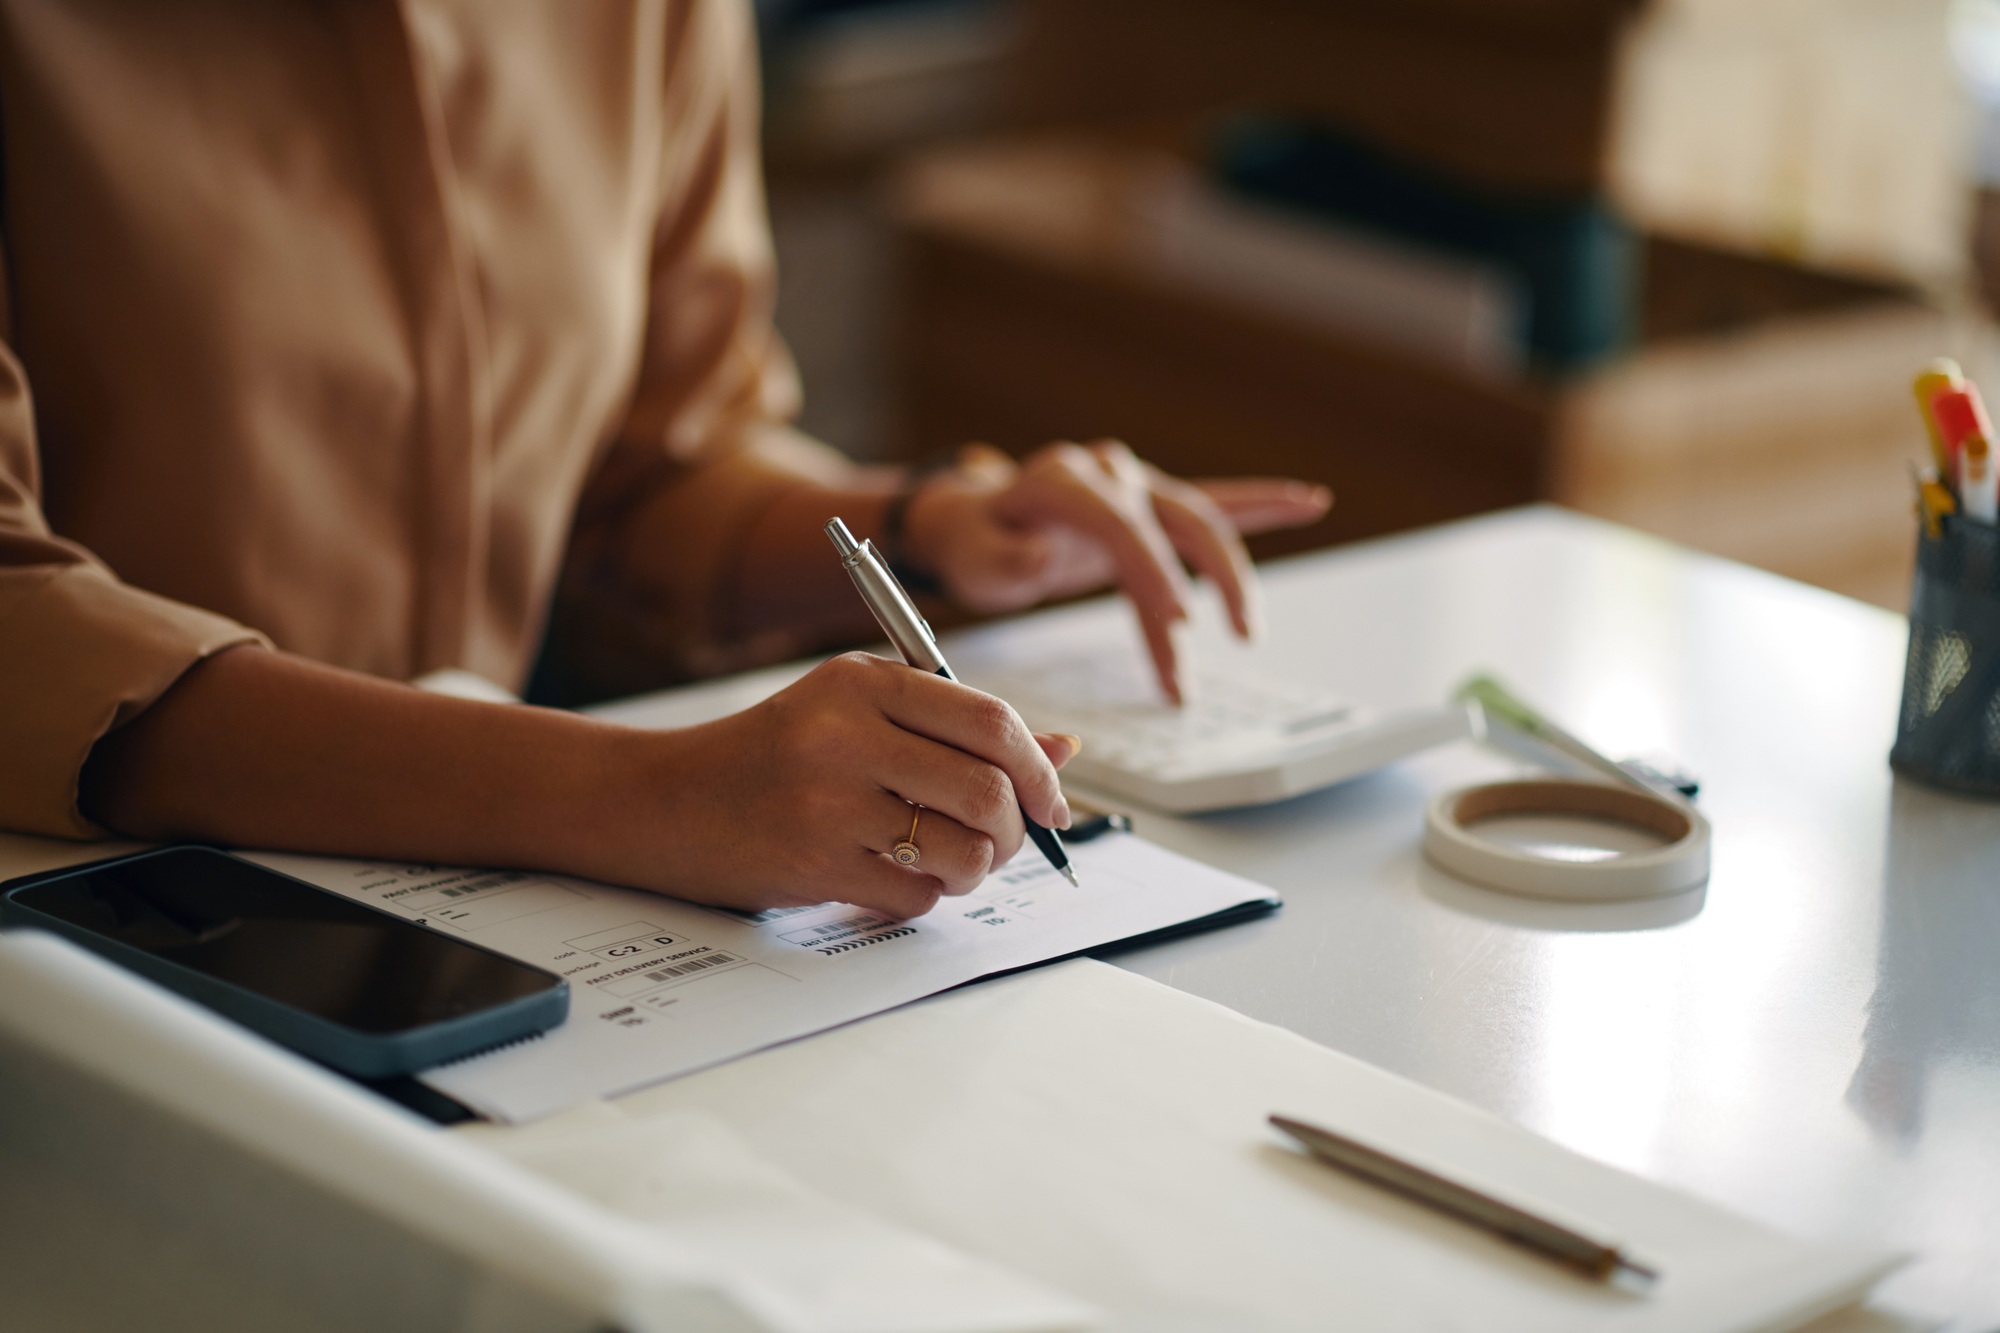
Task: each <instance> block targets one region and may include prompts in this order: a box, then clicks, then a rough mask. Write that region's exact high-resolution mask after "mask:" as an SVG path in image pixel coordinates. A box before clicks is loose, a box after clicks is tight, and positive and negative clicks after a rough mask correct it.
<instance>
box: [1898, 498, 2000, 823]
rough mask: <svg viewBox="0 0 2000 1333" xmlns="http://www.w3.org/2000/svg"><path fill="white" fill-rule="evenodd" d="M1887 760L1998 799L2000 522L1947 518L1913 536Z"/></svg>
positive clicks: (1933, 779)
mask: <svg viewBox="0 0 2000 1333" xmlns="http://www.w3.org/2000/svg"><path fill="white" fill-rule="evenodd" d="M1889 765H1890V767H1892V768H1894V769H1895V770H1896V771H1897V772H1898V773H1903V774H1906V775H1908V776H1910V777H1913V778H1916V779H1918V780H1920V781H1923V782H1928V783H1932V784H1934V785H1936V786H1940V787H1953V788H1956V789H1958V790H1960V791H1967V792H1977V793H1979V794H1981V795H1985V796H1996V797H2000V528H1996V527H1993V526H1991V525H1989V524H1985V523H1971V522H1967V521H1965V520H1963V519H1957V518H1946V519H1945V520H1944V522H1943V526H1942V529H1941V531H1940V534H1939V535H1938V536H1937V537H1932V536H1930V535H1929V534H1928V533H1920V535H1919V536H1918V538H1917V577H1916V582H1915V584H1914V585H1913V586H1912V587H1911V589H1910V655H1909V658H1908V660H1907V662H1906V663H1905V665H1904V667H1903V712H1902V716H1901V718H1900V719H1899V720H1898V721H1897V724H1896V747H1895V749H1893V750H1891V751H1890V752H1889Z"/></svg>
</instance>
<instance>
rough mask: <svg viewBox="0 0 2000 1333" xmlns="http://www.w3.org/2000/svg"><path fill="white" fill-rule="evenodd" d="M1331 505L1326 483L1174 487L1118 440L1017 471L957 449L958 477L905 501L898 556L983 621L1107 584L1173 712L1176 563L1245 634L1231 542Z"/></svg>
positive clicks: (1244, 575) (1179, 575) (1248, 600)
mask: <svg viewBox="0 0 2000 1333" xmlns="http://www.w3.org/2000/svg"><path fill="white" fill-rule="evenodd" d="M1332 503H1333V496H1332V493H1331V492H1329V491H1328V490H1327V489H1326V488H1325V487H1324V486H1315V485H1313V484H1311V483H1309V482H1303V481H1288V480H1281V479H1266V478H1253V477H1241V478H1228V479H1216V480H1202V481H1181V480H1178V479H1176V478H1174V477H1169V476H1167V475H1166V474H1165V473H1163V472H1161V471H1160V470H1159V469H1158V468H1155V467H1153V466H1151V465H1150V464H1148V463H1146V462H1144V461H1143V460H1142V459H1140V458H1139V457H1138V456H1137V455H1135V454H1134V453H1133V452H1132V451H1131V450H1130V449H1128V448H1127V447H1126V446H1125V445H1123V444H1121V443H1119V442H1118V441H1116V440H1100V441H1098V442H1097V443H1094V444H1090V445H1077V444H1052V445H1049V446H1047V447H1046V448H1043V449H1041V450H1038V451H1037V452H1035V453H1034V454H1031V455H1030V456H1029V457H1028V458H1027V459H1025V460H1023V461H1022V462H1021V463H1019V464H1017V463H1015V462H1014V460H1013V459H1011V458H1009V457H1008V456H1007V455H1005V454H1003V453H1001V452H1000V451H999V450H997V449H993V448H990V447H988V446H985V445H968V446H966V449H965V452H964V454H963V455H962V456H961V458H960V462H959V466H958V467H957V468H955V469H953V470H952V471H949V472H945V473H940V474H939V475H938V476H936V477H934V478H932V479H931V480H930V481H928V482H926V483H925V484H924V486H923V487H922V489H920V490H919V491H918V492H917V493H916V495H915V496H914V497H912V499H911V501H910V506H909V510H908V513H907V515H906V517H905V520H904V531H905V553H906V554H907V556H908V558H909V559H910V561H911V562H912V563H913V564H915V565H917V566H919V567H920V568H922V569H924V570H926V571H928V572H930V573H932V574H933V575H935V576H936V578H937V579H938V581H939V583H940V584H942V585H943V588H944V591H945V592H946V594H947V595H949V596H950V597H951V598H952V599H953V600H954V601H956V602H957V603H958V604H959V605H961V606H964V607H965V608H967V609H968V610H972V611H978V612H983V613H998V612H1003V611H1014V610H1019V609H1021V608H1022V607H1027V606H1032V605H1034V604H1035V603H1037V602H1042V601H1046V600H1048V599H1050V598H1052V597H1071V596H1075V595H1077V594H1079V593H1084V592H1089V591H1091V590H1093V589H1096V588H1101V587H1104V586H1106V585H1107V584H1111V583H1116V584H1117V585H1118V587H1119V588H1120V589H1122V590H1123V591H1124V593H1125V595H1126V596H1127V597H1129V598H1131V599H1132V603H1133V605H1134V607H1136V608H1137V610H1138V613H1139V623H1140V625H1141V627H1142V629H1143V630H1144V632H1145V636H1146V646H1147V649H1148V650H1149V651H1150V652H1151V654H1152V658H1153V666H1154V668H1155V670H1156V671H1157V672H1158V673H1159V678H1160V688H1161V689H1162V690H1164V691H1165V693H1166V695H1167V697H1168V698H1169V699H1170V700H1172V701H1173V702H1174V703H1180V702H1181V700H1182V698H1183V697H1184V692H1183V690H1182V686H1181V676H1180V667H1181V663H1180V655H1179V652H1178V650H1177V646H1176V643H1175V639H1176V637H1177V636H1176V629H1177V627H1178V626H1179V625H1180V624H1181V623H1182V622H1184V621H1185V620H1186V619H1187V616H1188V580H1187V575H1186V573H1185V572H1184V571H1183V569H1182V567H1181V562H1182V560H1185V561H1186V562H1187V564H1188V565H1189V566H1191V567H1192V568H1193V569H1194V570H1195V572H1196V573H1198V574H1202V575H1205V576H1206V577H1207V578H1209V579H1210V580H1211V581H1212V582H1214V584H1215V585H1216V587H1217V588H1219V589H1220V590H1221V592H1222V597H1223V601H1224V603H1225V604H1226V605H1227V606H1228V608H1229V618H1230V620H1231V622H1232V623H1233V624H1234V625H1235V628H1236V632H1237V634H1238V635H1240V636H1242V637H1244V638H1249V637H1251V636H1252V635H1253V634H1254V633H1255V632H1256V628H1257V624H1258V612H1257V587H1256V579H1255V575H1254V574H1253V573H1252V571H1251V568H1250V556H1249V553H1248V552H1247V551H1245V550H1244V547H1243V540H1242V535H1241V534H1243V533H1248V532H1264V531H1268V530H1270V529H1272V528H1288V527H1298V526H1301V525H1303V524H1306V523H1311V522H1313V521H1315V520H1316V519H1318V518H1319V517H1320V516H1321V515H1323V514H1325V513H1326V511H1327V508H1328V506H1330V505H1331V504H1332Z"/></svg>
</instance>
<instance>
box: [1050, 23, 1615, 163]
mask: <svg viewBox="0 0 2000 1333" xmlns="http://www.w3.org/2000/svg"><path fill="white" fill-rule="evenodd" d="M1642 4H1643V0H1507V2H1506V3H1493V0H1029V4H1028V12H1029V18H1028V22H1027V27H1026V32H1025V36H1024V41H1023V49H1022V51H1021V53H1020V55H1019V57H1018V58H1017V62H1016V65H1017V70H1018V74H1017V82H1016V89H1015V97H1016V102H1017V106H1018V114H1019V116H1020V118H1021V120H1022V121H1023V123H1025V124H1027V125H1029V126H1071V127H1074V126H1081V125H1115V124H1123V123H1128V122H1132V121H1136V120H1151V119H1157V118H1160V117H1170V116H1182V115H1188V114H1202V113H1207V112H1209V111H1212V110H1213V109H1215V108H1217V107H1229V106H1240V105H1252V106H1255V107H1258V108H1259V109H1262V110H1267V111H1282V112H1287V113H1293V114H1304V115H1311V116H1316V117H1324V118H1326V119H1330V120H1334V121H1338V122H1339V123H1341V124H1342V125H1345V126H1346V127H1348V128H1349V129H1350V130H1353V131H1356V132H1358V133H1361V134H1363V135H1365V136H1367V137H1369V138H1371V139H1373V140H1375V141H1376V142H1378V143H1381V144H1382V145H1383V146H1385V147H1388V148H1392V149H1395V150H1398V151H1400V152H1403V153H1407V154H1409V155H1411V156H1414V157H1418V158H1422V159H1425V160H1427V161H1431V162H1434V163H1436V164H1437V165H1439V166H1441V167H1445V168H1447V169H1450V170H1453V171H1457V172H1461V173H1463V174H1464V175H1466V176H1468V177H1470V178H1473V179H1479V180H1486V181H1490V182H1495V183H1500V184H1508V185H1516V186H1522V187H1527V188H1534V189H1542V190H1558V191H1565V192H1576V191H1586V190H1590V189H1592V188H1594V187H1595V186H1596V185H1597V184H1598V183H1599V181H1600V180H1601V179H1602V171H1603V163H1604V157H1605V145H1606V140H1607V136H1608V134H1609V130H1610V121H1611V89H1612V81H1613V72H1614V67H1615V64H1616V57H1617V44H1618V40H1619V36H1620V34H1621V33H1622V31H1623V30H1624V27H1625V25H1626V22H1627V20H1628V19H1629V18H1630V17H1631V16H1632V15H1633V14H1634V13H1636V12H1637V11H1638V10H1639V9H1641V8H1642Z"/></svg>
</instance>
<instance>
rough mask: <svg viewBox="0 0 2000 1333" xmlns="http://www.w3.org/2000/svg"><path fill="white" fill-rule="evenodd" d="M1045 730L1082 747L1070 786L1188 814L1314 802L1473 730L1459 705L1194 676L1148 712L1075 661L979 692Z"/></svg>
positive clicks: (1107, 676)
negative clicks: (1308, 797) (1174, 697)
mask: <svg viewBox="0 0 2000 1333" xmlns="http://www.w3.org/2000/svg"><path fill="white" fill-rule="evenodd" d="M971 683H972V684H975V685H977V686H978V687H979V688H980V689H983V690H987V691H989V692H991V693H994V694H997V695H999V696H1000V697H1001V698H1003V699H1005V700H1007V701H1008V702H1009V703H1011V704H1013V705H1014V707H1015V709H1016V710H1017V711H1019V712H1020V714H1021V716H1022V717H1023V718H1024V719H1026V721H1027V722H1028V724H1029V725H1030V726H1032V727H1034V728H1035V729H1036V730H1037V731H1063V732H1070V733H1073V734H1075V735H1077V736H1081V737H1082V738H1083V753H1082V754H1079V755H1078V756H1077V757H1076V758H1075V759H1073V760H1071V761H1070V763H1069V766H1068V767H1067V768H1065V769H1064V770H1063V776H1064V777H1065V778H1067V779H1071V780H1074V781H1075V782H1077V783H1078V784H1080V785H1084V786H1089V787H1094V788H1097V789H1098V790H1101V791H1104V792H1107V793H1110V794H1115V795H1118V796H1122V797H1126V798H1129V799H1130V800H1133V801H1137V802H1140V803H1141V804H1144V805H1148V806H1151V807H1152V808H1154V809H1156V810H1164V811H1168V812H1170V813H1173V814H1191V813H1194V812H1196V811H1202V810H1223V809H1229V808H1231V807H1235V806H1248V805H1264V804H1266V803H1268V802H1271V801H1281V800H1284V799H1285V798H1286V797H1288V796H1299V795H1303V794H1304V793H1306V792H1310V791H1317V790H1319V789H1320V788H1321V787H1328V786H1331V785H1333V784H1334V783H1336V782H1340V781H1343V780H1344V779H1347V778H1351V777H1357V776H1359V775H1360V774H1362V773H1366V772H1368V771H1370V770H1371V769H1375V768H1380V767H1381V766H1382V765H1384V764H1387V763H1390V762H1391V761H1393V760H1396V759H1400V758H1402V757H1403V756H1405V755H1409V754H1414V753H1416V752H1417V751H1419V750H1424V749H1428V748H1430V747H1431V746H1433V745H1439V744H1442V743H1443V742H1445V741H1450V740H1455V739H1457V738H1458V737H1460V736H1464V735H1466V734H1467V733H1468V731H1469V730H1470V725H1469V720H1468V715H1467V712H1466V710H1465V708H1464V707H1463V706H1459V705H1453V706H1449V707H1439V708H1420V709H1411V710H1406V711H1398V712H1378V711H1376V710H1373V709H1369V708H1366V707H1363V706H1362V705H1360V704H1357V703H1355V702H1353V701H1351V700H1345V699H1340V698H1336V697H1334V696H1332V695H1329V694H1324V693H1319V692H1315V691H1311V690H1305V689H1299V688H1296V687H1293V686H1289V685H1284V684H1279V683H1275V682H1272V681H1268V680H1258V679H1252V678H1248V677H1245V676H1242V675H1220V674H1198V675H1197V676H1196V679H1195V688H1194V689H1193V691H1191V693H1192V695H1193V698H1192V699H1191V701H1190V702H1189V703H1188V704H1187V705H1186V706H1185V707H1182V708H1173V707H1170V706H1168V705H1166V704H1163V703H1156V702H1149V701H1143V700H1142V699H1141V698H1140V697H1139V696H1140V693H1141V692H1140V691H1137V690H1135V689H1133V688H1132V685H1131V682H1130V681H1129V680H1128V679H1126V673H1125V672H1122V671H1107V670H1106V669H1105V666H1104V663H1103V662H1102V660H1101V659H1090V658H1074V659H1069V660H1064V661H1058V662H1052V663H1049V664H1047V665H1043V666H1035V667H1026V668H1017V669H1013V670H1006V671H1003V672H1001V673H998V674H994V675H990V676H981V677H980V678H978V679H977V680H974V681H972V682H971Z"/></svg>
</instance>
